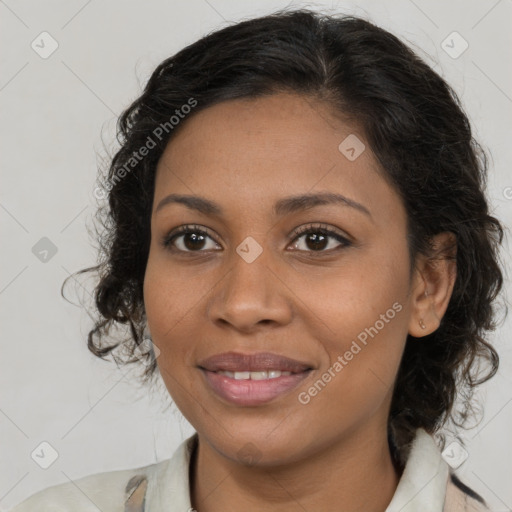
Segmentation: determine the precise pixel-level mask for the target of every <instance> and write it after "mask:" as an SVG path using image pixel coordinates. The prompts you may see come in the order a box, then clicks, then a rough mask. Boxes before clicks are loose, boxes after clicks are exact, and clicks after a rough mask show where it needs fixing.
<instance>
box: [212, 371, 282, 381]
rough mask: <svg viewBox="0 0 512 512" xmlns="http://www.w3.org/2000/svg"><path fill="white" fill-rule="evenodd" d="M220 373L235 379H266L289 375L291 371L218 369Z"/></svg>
mask: <svg viewBox="0 0 512 512" xmlns="http://www.w3.org/2000/svg"><path fill="white" fill-rule="evenodd" d="M217 373H220V374H221V375H225V376H226V377H230V378H231V379H235V380H249V379H250V380H268V379H277V377H281V376H285V375H291V373H292V372H282V371H281V370H270V371H268V372H267V371H261V372H228V371H218V372H217Z"/></svg>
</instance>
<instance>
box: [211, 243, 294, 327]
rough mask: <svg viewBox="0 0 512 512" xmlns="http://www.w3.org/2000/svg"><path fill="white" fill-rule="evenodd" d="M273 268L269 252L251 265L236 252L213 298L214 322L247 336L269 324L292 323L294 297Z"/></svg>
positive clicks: (265, 252)
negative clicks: (228, 326)
mask: <svg viewBox="0 0 512 512" xmlns="http://www.w3.org/2000/svg"><path fill="white" fill-rule="evenodd" d="M272 267H275V265H272V262H271V257H270V254H269V252H268V251H267V250H266V249H264V250H263V252H262V253H261V254H260V256H258V258H257V259H256V260H254V261H252V262H250V263H249V262H247V261H246V260H244V259H243V258H242V257H241V256H239V254H238V253H237V252H236V251H234V250H233V255H232V258H230V262H229V268H228V270H227V272H226V273H225V274H224V277H223V278H222V279H221V280H220V282H219V283H218V284H217V286H215V288H214V290H213V292H212V296H211V297H210V301H209V304H208V316H209V318H210V320H211V321H212V322H213V323H215V324H217V325H220V326H224V327H225V326H226V325H230V326H232V327H233V328H235V329H237V330H238V331H240V332H245V333H249V332H253V331H254V330H257V329H258V328H261V327H262V326H264V325H267V324H275V325H276V326H277V325H281V326H282V325H285V324H287V323H288V322H290V320H291V318H292V314H293V309H292V305H291V298H290V297H291V295H292V294H291V293H290V291H289V289H288V288H287V286H286V283H285V282H284V279H283V276H282V275H281V276H280V275H278V271H276V270H275V269H274V268H272ZM281 274H282V272H281Z"/></svg>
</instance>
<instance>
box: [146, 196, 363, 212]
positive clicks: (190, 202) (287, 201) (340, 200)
mask: <svg viewBox="0 0 512 512" xmlns="http://www.w3.org/2000/svg"><path fill="white" fill-rule="evenodd" d="M173 203H178V204H182V205H184V206H186V207H187V208H188V209H190V210H195V211H198V212H200V213H202V214H204V215H216V216H219V217H220V216H222V214H223V210H222V207H221V206H220V205H218V204H217V203H215V202H213V201H211V200H209V199H206V198H204V197H200V196H192V195H183V194H170V195H168V196H166V197H164V198H163V199H162V200H161V201H160V202H159V203H158V206H157V207H156V209H155V213H157V212H158V211H160V210H161V209H162V208H163V207H164V206H166V205H169V204H173ZM326 204H342V205H344V206H350V207H351V208H354V209H356V210H358V211H360V212H362V213H364V214H366V215H368V216H369V217H370V218H371V217H372V215H371V213H370V211H369V210H368V209H367V208H366V207H365V206H363V205H362V204H360V203H358V202H357V201H354V200H353V199H349V198H348V197H345V196H344V195H342V194H336V193H333V192H319V193H316V194H301V195H297V196H290V197H284V198H282V199H279V200H278V201H276V203H275V204H274V207H273V211H274V215H276V216H278V217H282V216H284V215H289V214H290V213H294V212H298V211H303V210H307V209H309V208H313V207H315V206H320V205H326Z"/></svg>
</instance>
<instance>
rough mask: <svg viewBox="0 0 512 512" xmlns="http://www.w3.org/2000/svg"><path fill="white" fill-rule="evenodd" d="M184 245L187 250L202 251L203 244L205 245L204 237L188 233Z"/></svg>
mask: <svg viewBox="0 0 512 512" xmlns="http://www.w3.org/2000/svg"><path fill="white" fill-rule="evenodd" d="M189 242H191V243H189ZM184 243H185V246H186V248H187V249H191V250H194V249H201V247H202V245H201V244H204V236H203V235H198V234H197V233H187V234H185V237H184Z"/></svg>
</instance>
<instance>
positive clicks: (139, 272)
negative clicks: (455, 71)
mask: <svg viewBox="0 0 512 512" xmlns="http://www.w3.org/2000/svg"><path fill="white" fill-rule="evenodd" d="M119 138H120V141H121V144H122V146H121V148H120V150H119V151H118V153H117V154H116V155H115V157H114V158H113V161H112V164H111V167H110V171H109V175H108V179H107V180H106V181H105V183H104V185H103V190H104V191H105V193H106V194H108V205H109V209H108V211H107V218H106V219H104V221H105V223H104V226H105V231H104V233H103V238H102V247H103V249H104V252H103V253H102V255H103V258H102V260H101V261H100V264H99V265H98V266H97V267H94V268H92V269H85V270H84V271H83V272H87V271H90V270H97V271H99V274H100V280H99V282H98V285H97V288H96V306H97V309H98V312H99V317H98V320H97V324H96V326H95V328H94V330H93V331H91V333H90V334H89V348H90V349H91V351H92V352H93V353H94V354H96V355H97V356H99V357H106V356H107V355H108V354H109V353H112V354H115V353H116V352H117V353H118V354H119V353H122V351H123V350H125V352H124V355H125V356H126V350H128V352H129V356H130V357H132V356H133V354H134V352H135V350H136V349H137V350H139V351H140V348H141V347H144V346H145V345H144V343H143V342H144V339H145V335H146V334H148V332H149V333H150V335H151V340H152V342H153V343H154V345H155V347H153V346H152V345H151V344H149V348H148V347H146V349H147V351H146V353H145V357H147V359H148V365H147V370H146V373H145V378H146V379H147V380H149V379H150V378H154V377H155V376H156V375H158V374H160V375H161V377H162V378H163V381H164V382H165V385H166V387H167V389H168V391H169V393H170V395H171V397H172V399H173V401H174V402H175V403H176V404H177V406H178V407H179V409H180V410H181V412H182V413H183V415H184V416H185V417H186V418H187V420H188V421H189V422H190V423H191V424H192V426H193V427H194V428H195V430H196V431H197V432H196V434H194V435H193V436H192V437H190V438H189V439H187V440H186V441H185V442H183V444H182V445H181V446H180V447H179V448H178V450H177V451H176V453H175V454H174V456H173V457H172V458H171V459H168V460H164V461H162V462H159V463H157V464H152V465H149V466H146V467H143V468H135V469H130V470H124V471H113V472H109V473H101V474H96V475H91V476H88V477H84V478H82V479H80V480H78V481H77V482H76V485H73V484H61V485H58V486H54V487H51V488H49V489H46V490H44V491H41V492H40V493H37V494H35V495H33V496H32V497H30V498H29V499H27V500H25V501H24V502H23V503H22V504H20V505H19V506H17V507H15V508H14V510H13V512H26V511H30V510H37V511H44V510H56V507H60V508H58V509H59V510H73V511H82V510H83V511H85V510H92V509H94V510H96V508H99V509H100V510H105V511H106V510H109V511H122V510H130V511H142V510H146V511H151V512H159V511H162V512H163V511H171V510H176V511H178V510H180V511H185V510H192V509H194V510H198V511H200V512H214V511H217V510H245V511H252V510H266V511H272V510H279V511H288V510H289V511H292V510H293V511H295V510H322V511H331V510H347V511H355V510H364V511H365V512H384V511H386V512H392V511H393V512H398V511H401V512H412V511H422V512H425V511H432V512H441V511H449V512H453V511H459V510H475V511H480V510H488V508H487V506H486V503H485V499H484V498H483V497H481V496H479V495H478V494H477V493H475V492H474V491H473V490H472V489H470V488H469V487H467V486H466V485H465V484H464V483H462V482H461V481H460V480H459V479H458V478H457V476H456V475H455V472H454V471H453V469H452V467H451V465H450V464H449V463H448V462H447V461H446V460H445V459H446V458H447V457H443V456H442V455H441V448H442V447H440V446H438V445H437V443H436V442H435V440H434V437H433V435H434V434H435V433H437V432H438V431H439V429H440V428H441V427H442V426H443V425H444V424H445V423H446V422H447V421H448V420H450V418H451V419H453V420H454V421H455V422H456V424H458V425H459V426H461V427H462V424H463V423H464V420H465V419H466V418H467V417H469V415H470V412H471V401H470V398H471V392H472V389H473V388H474V387H475V386H476V385H478V384H480V383H482V382H484V381H486V380H488V379H489V378H491V377H492V376H493V375H494V374H495V373H496V370H497V368H498V361H499V360H498V355H497V353H496V351H495V350H494V349H493V347H492V346H490V345H489V344H488V342H487V341H486V339H485V337H484V336H485V332H486V331H488V330H491V329H493V328H494V327H495V322H494V318H495V307H494V302H495V299H496V297H497V296H498V294H499V292H500V289H501V286H502V273H501V270H500V267H499V264H498V249H499V244H500V243H501V240H502V235H503V232H502V227H501V225H500V223H499V221H498V220H496V219H495V218H494V217H492V216H491V215H490V214H489V210H488V204H487V201H486V198H485V195H484V192H483V189H484V184H485V177H486V175H485V173H486V164H485V159H484V157H483V155H482V153H481V151H480V149H479V146H478V144H477V143H476V142H475V141H474V140H473V137H472V134H471V129H470V126H469V122H468V119H467V117H466V115H465V114H464V112H463V111H462V109H461V107H460V105H459V103H458V100H457V97H456V95H455V93H454V92H453V91H452V89H451V88H450V87H449V86H448V85H447V84H446V83H445V82H444V80H443V79H442V78H440V76H439V75H437V74H436V73H435V72H434V71H433V70H432V69H430V68H429V67H428V66H427V65H426V64H425V63H423V62H422V61H421V60H420V59H419V58H418V57H416V56H415V55H414V54H413V53H412V52H411V50H409V49H408V48H407V47H406V46H405V45H404V44H403V43H401V42H400V41H399V40H398V39H397V38H396V37H395V36H393V35H391V34H389V33H388V32H386V31H385V30H383V29H380V28H378V27H376V26H374V25H373V24H370V23H369V22H367V21H364V20H361V19H358V18H351V17H339V18H336V17H328V16H323V15H320V14H318V13H313V12H309V11H306V10H298V11H287V12H286V11H282V12H279V13H276V14H274V15H271V16H265V17H261V18H257V19H253V20H249V21H244V22H241V23H238V24H236V25H233V26H230V27H227V28H224V29H222V30H219V31H217V32H215V33H212V34H210V35H208V36H206V37H204V38H202V39H200V40H199V41H197V42H195V43H194V44H192V45H190V46H188V47H187V48H185V49H183V50H182V51H180V52H179V53H178V54H176V55H174V56H172V57H170V58H169V59H167V60H165V61H164V62H162V63H161V64H160V65H159V66H158V68H157V69H156V70H155V71H154V73H153V75H152V76H151V78H150V80H149V82H148V84H147V86H146V88H145V90H144V92H143V94H142V95H141V97H140V98H138V99H137V100H136V101H135V102H134V103H133V104H132V105H131V106H130V107H129V108H128V109H127V110H126V111H125V112H124V114H123V115H122V116H121V118H120V122H119ZM116 324H123V325H127V326H129V328H130V332H131V338H130V340H128V341H124V342H120V341H118V342H117V343H113V344H108V343H105V339H106V337H107V336H108V333H109V329H110V328H111V327H114V326H115V325H116ZM157 349H158V350H157ZM157 354H159V355H158V358H157ZM132 359H134V358H133V357H132ZM481 360H484V361H485V362H488V363H490V364H489V366H488V368H487V374H485V375H484V376H483V377H481V378H480V379H479V380H478V379H476V378H475V376H476V371H477V367H478V364H479V362H481ZM458 393H461V394H462V395H461V396H465V397H467V400H466V401H463V402H462V409H461V410H457V409H456V408H455V407H454V402H455V398H456V397H457V395H458ZM457 419H460V422H459V423H457ZM92 505H94V506H95V507H96V508H94V507H93V508H91V507H92Z"/></svg>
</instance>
